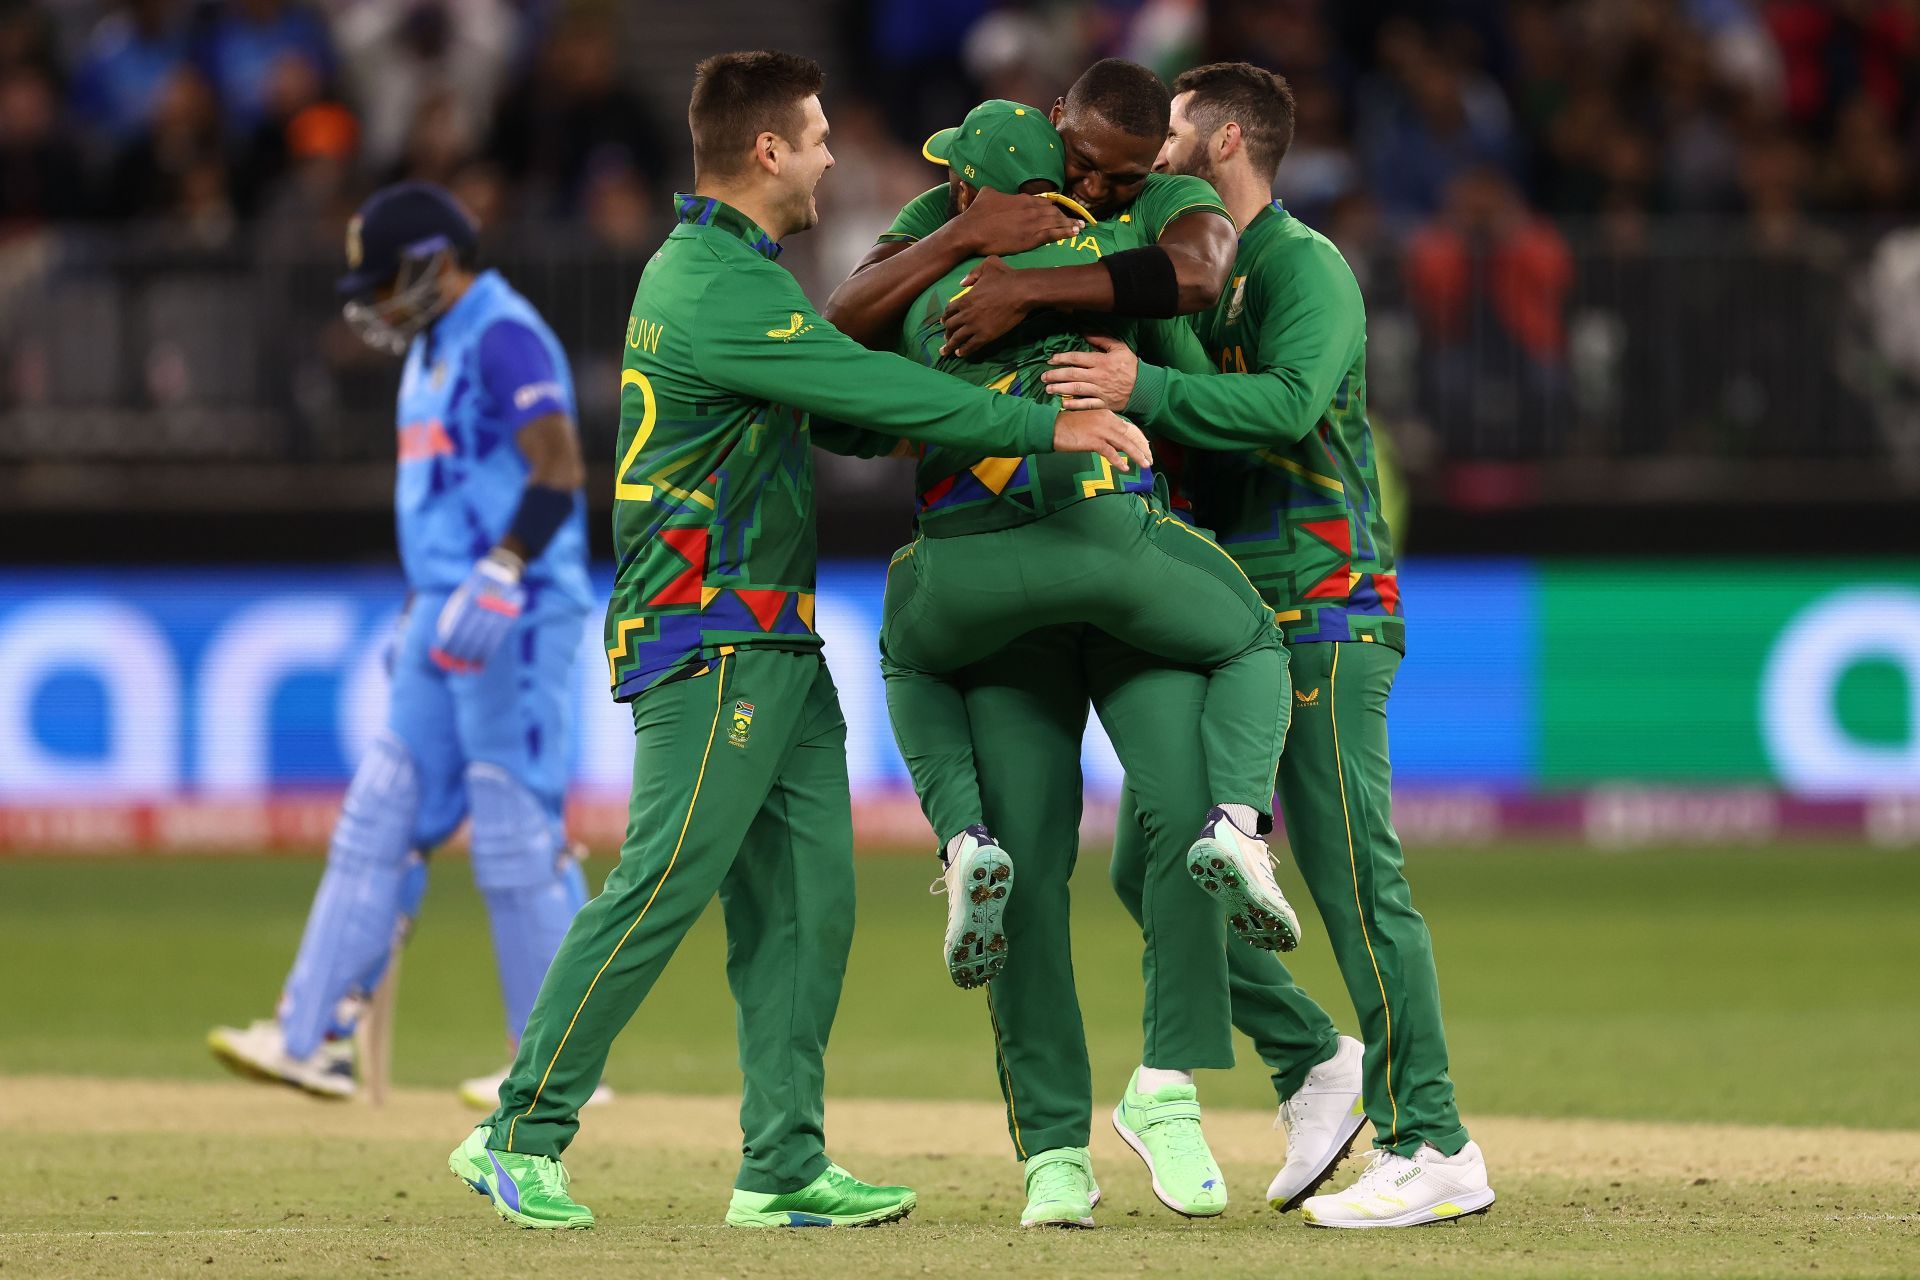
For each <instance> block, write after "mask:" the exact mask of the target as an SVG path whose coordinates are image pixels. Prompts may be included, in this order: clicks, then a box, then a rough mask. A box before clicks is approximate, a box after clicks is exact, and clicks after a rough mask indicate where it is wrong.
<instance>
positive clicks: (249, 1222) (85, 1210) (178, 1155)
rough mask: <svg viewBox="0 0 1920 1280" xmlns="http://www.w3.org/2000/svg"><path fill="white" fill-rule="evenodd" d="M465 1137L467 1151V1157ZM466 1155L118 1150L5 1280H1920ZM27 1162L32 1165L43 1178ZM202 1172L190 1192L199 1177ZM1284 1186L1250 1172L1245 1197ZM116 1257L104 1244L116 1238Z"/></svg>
mask: <svg viewBox="0 0 1920 1280" xmlns="http://www.w3.org/2000/svg"><path fill="white" fill-rule="evenodd" d="M454 1136H457V1135H454ZM450 1145H451V1138H449V1140H448V1141H446V1142H441V1143H438V1144H432V1145H431V1147H430V1144H427V1143H424V1142H420V1141H379V1140H366V1139H361V1140H354V1141H346V1140H339V1141H332V1142H306V1143H302V1144H301V1145H300V1146H299V1147H298V1149H297V1151H296V1150H295V1149H294V1148H293V1146H292V1144H290V1143H284V1142H282V1143H261V1142H254V1141H249V1140H247V1139H245V1138H241V1137H235V1136H224V1137H210V1138H198V1137H195V1138H184V1139H183V1138H178V1137H174V1138H161V1137H158V1136H154V1135H118V1136H114V1137H111V1138H107V1137H99V1138H86V1139H83V1140H81V1141H79V1142H75V1143H71V1144H62V1147H61V1149H60V1150H59V1152H58V1153H57V1155H56V1153H55V1152H54V1151H52V1150H50V1149H48V1148H44V1147H28V1148H24V1149H23V1150H21V1151H20V1152H19V1153H17V1154H16V1155H15V1157H14V1159H13V1162H12V1163H13V1167H14V1177H13V1179H12V1185H13V1187H14V1190H12V1191H10V1192H9V1197H8V1220H7V1221H5V1222H4V1223H0V1259H3V1260H0V1274H4V1275H7V1276H54V1275H60V1276H127V1275H141V1276H194V1277H203V1278H204V1277H208V1276H241V1275H244V1276H315V1275H395V1276H474V1275H488V1276H511V1275H535V1274H538V1275H546V1276H564V1277H567V1280H598V1278H599V1277H608V1278H609V1280H611V1278H613V1277H619V1278H621V1280H627V1278H630V1277H634V1276H651V1275H670V1274H679V1275H687V1276H715V1275H720V1276H729V1277H754V1276H796V1277H819V1276H823V1275H829V1276H841V1275H920V1274H932V1275H957V1274H964V1273H969V1272H972V1273H979V1272H988V1271H990V1272H993V1273H996V1274H1009V1273H1010V1274H1019V1275H1076V1276H1095V1275H1102V1276H1104V1275H1115V1274H1133V1273H1157V1274H1179V1275H1195V1276H1197V1275H1206V1276H1262V1277H1270V1276H1275V1275H1285V1276H1301V1277H1317V1276H1350V1277H1363V1276H1365V1277H1371V1276H1382V1275H1418V1276H1430V1277H1574V1276H1618V1277H1632V1278H1634V1280H1642V1278H1644V1277H1649V1276H1656V1275H1657V1276H1742V1277H1753V1276H1807V1275H1841V1276H1897V1275H1911V1274H1912V1270H1911V1264H1912V1260H1913V1257H1914V1252H1913V1251H1914V1249H1915V1248H1916V1246H1917V1245H1920V1215H1916V1214H1915V1213H1914V1211H1913V1206H1912V1203H1911V1201H1910V1199H1908V1198H1907V1197H1906V1196H1905V1195H1904V1194H1903V1193H1902V1191H1901V1189H1900V1188H1898V1187H1896V1186H1892V1185H1884V1186H1881V1187H1879V1188H1877V1189H1862V1188H1860V1187H1858V1186H1847V1185H1831V1186H1829V1185H1820V1184H1816V1183H1811V1182H1807V1181H1804V1180H1802V1181H1800V1182H1798V1183H1796V1184H1795V1185H1792V1186H1787V1185H1782V1184H1779V1183H1772V1184H1766V1183H1762V1184H1753V1183H1742V1184H1725V1183H1720V1182H1713V1183H1709V1184H1707V1185H1702V1186H1696V1185H1692V1184H1691V1183H1674V1182H1666V1181H1657V1180H1649V1181H1622V1180H1619V1179H1610V1178H1607V1177H1604V1176H1602V1177H1592V1176H1587V1177H1581V1176H1578V1175H1574V1176H1569V1177H1552V1176H1533V1177H1530V1178H1516V1177H1512V1176H1509V1177H1507V1178H1506V1179H1505V1180H1504V1181H1503V1183H1502V1185H1501V1199H1500V1203H1499V1204H1498V1205H1496V1206H1495V1208H1494V1210H1493V1212H1492V1213H1490V1214H1489V1215H1487V1216H1485V1217H1482V1218H1475V1219H1469V1220H1467V1221H1465V1222H1461V1223H1457V1224H1451V1225H1447V1226H1439V1227H1430V1228H1426V1229H1422V1230H1415V1231H1402V1232H1364V1233H1360V1232H1354V1233H1347V1232H1320V1231H1313V1230H1310V1229H1308V1228H1306V1227H1303V1226H1301V1225H1300V1224H1299V1223H1298V1220H1297V1219H1295V1218H1290V1219H1284V1220H1283V1219H1279V1218H1277V1217H1276V1216H1275V1215H1274V1214H1272V1213H1270V1212H1268V1211H1267V1210H1266V1209H1265V1207H1264V1206H1262V1205H1259V1204H1258V1203H1257V1202H1256V1203H1252V1204H1246V1203H1239V1204H1236V1205H1235V1206H1234V1207H1233V1208H1231V1209H1230V1210H1229V1212H1228V1214H1227V1215H1226V1216H1225V1217H1223V1218H1220V1219H1218V1220H1215V1221H1213V1222H1205V1223H1193V1224H1188V1223H1184V1222H1181V1221H1180V1220H1179V1219H1177V1218H1175V1217H1174V1216H1173V1215H1171V1214H1169V1213H1167V1212H1166V1211H1165V1210H1163V1209H1161V1208H1160V1207H1159V1206H1158V1205H1156V1204H1153V1203H1152V1202H1151V1200H1150V1199H1149V1198H1148V1197H1147V1195H1146V1193H1145V1188H1144V1184H1143V1180H1142V1179H1141V1178H1140V1177H1139V1176H1138V1175H1137V1171H1135V1170H1122V1169H1118V1168H1116V1169H1113V1170H1112V1171H1110V1173H1109V1175H1108V1176H1107V1178H1106V1179H1105V1181H1106V1184H1107V1187H1108V1190H1109V1196H1110V1198H1109V1201H1108V1203H1107V1204H1105V1205H1103V1206H1102V1208H1101V1210H1100V1214H1101V1216H1102V1228H1101V1229H1100V1230H1097V1231H1089V1232H1059V1231H1025V1232H1023V1231H1020V1230H1019V1229H1018V1228H1016V1227H1014V1226H1012V1225H1011V1222H1012V1221H1013V1219H1014V1217H1015V1215H1017V1213H1018V1211H1019V1201H1018V1199H1017V1198H1016V1197H1017V1190H1018V1183H1017V1181H1016V1180H1015V1179H1014V1178H1012V1177H1010V1176H1009V1175H1008V1170H1009V1167H1010V1166H1008V1165H1007V1163H1006V1162H1004V1161H994V1160H986V1159H982V1158H979V1157H973V1158H964V1159H931V1158H926V1157H922V1158H918V1159H900V1160H895V1161H893V1162H891V1163H890V1164H889V1166H888V1168H887V1176H888V1177H898V1178H901V1179H903V1180H906V1181H910V1182H912V1183H914V1184H915V1185H916V1186H917V1187H918V1188H919V1189H920V1191H921V1196H922V1200H921V1207H920V1210H919V1211H917V1212H916V1214H915V1216H914V1217H913V1218H912V1219H911V1220H909V1221H907V1222H905V1223H901V1224H897V1225H894V1226H887V1227H879V1228H875V1229H872V1230H867V1231H836V1232H825V1231H781V1232H775V1231H765V1232H742V1231H729V1230H728V1229H727V1228H725V1227H722V1226H719V1225H717V1223H716V1219H717V1216H718V1213H719V1212H720V1206H721V1205H723V1203H724V1200H723V1197H724V1190H723V1189H724V1188H725V1186H726V1184H727V1181H728V1178H729V1176H730V1174H731V1172H732V1168H733V1165H732V1161H731V1159H730V1158H729V1157H728V1156H727V1155H726V1154H725V1153H715V1154H714V1155H713V1156H711V1157H705V1156H700V1155H695V1154H691V1153H687V1152H675V1151H668V1152H658V1151H649V1150H642V1149H638V1148H626V1149H621V1150H614V1149H601V1150H599V1151H598V1152H597V1153H596V1154H594V1155H592V1156H587V1155H585V1154H583V1155H581V1156H580V1157H579V1158H578V1159H570V1161H569V1163H570V1164H572V1165H574V1166H575V1168H576V1170H577V1172H576V1180H577V1181H576V1185H579V1184H580V1183H587V1184H590V1185H591V1186H592V1187H593V1188H594V1189H595V1193H594V1194H593V1195H592V1196H591V1201H592V1204H593V1206H594V1208H595V1210H596V1212H597V1213H598V1215H599V1217H600V1226H599V1227H598V1228H597V1229H596V1230H594V1231H591V1232H571V1233H557V1232H531V1231H520V1230H515V1229H513V1228H510V1227H508V1226H506V1225H505V1224H503V1223H501V1222H499V1221H498V1220H497V1219H496V1218H495V1217H494V1216H493V1214H492V1212H491V1211H490V1210H489V1209H488V1208H487V1206H486V1205H485V1204H484V1203H483V1202H482V1201H481V1200H480V1199H479V1198H478V1197H475V1196H471V1195H469V1194H466V1193H465V1192H464V1190H463V1189H462V1188H460V1187H459V1186H458V1185H457V1184H455V1183H453V1181H452V1180H451V1178H449V1177H448V1176H447V1175H446V1174H445V1173H444V1171H443V1168H442V1162H443V1161H444V1148H445V1147H447V1146H450ZM23 1158H24V1159H23ZM188 1168H190V1169H191V1173H190V1174H188V1175H186V1176H183V1172H184V1171H185V1170H186V1169H188ZM1256 1175H1257V1176H1258V1178H1264V1170H1254V1169H1251V1168H1249V1169H1246V1170H1241V1169H1238V1168H1229V1169H1228V1170H1227V1176H1228V1177H1229V1179H1234V1178H1239V1179H1240V1182H1239V1183H1238V1184H1237V1185H1241V1186H1246V1185H1250V1184H1256ZM95 1233H99V1234H95Z"/></svg>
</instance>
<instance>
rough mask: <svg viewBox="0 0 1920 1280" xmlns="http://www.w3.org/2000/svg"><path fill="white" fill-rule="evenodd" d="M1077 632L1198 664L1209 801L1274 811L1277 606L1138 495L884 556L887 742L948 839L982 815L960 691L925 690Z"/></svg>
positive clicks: (1280, 707) (926, 541) (1202, 538)
mask: <svg viewBox="0 0 1920 1280" xmlns="http://www.w3.org/2000/svg"><path fill="white" fill-rule="evenodd" d="M1074 623H1084V624H1090V625H1092V626H1095V627H1098V628H1100V629H1101V630H1102V631H1104V632H1105V633H1106V634H1108V635H1110V636H1112V637H1113V638H1114V639H1116V640H1119V641H1120V642H1122V643H1124V644H1130V645H1133V646H1134V647H1136V648H1138V649H1142V650H1145V651H1146V652H1148V653H1150V654H1155V655H1157V656H1159V657H1160V658H1162V659H1164V660H1166V661H1170V662H1175V663H1183V664H1188V665H1192V666H1195V667H1199V668H1203V669H1204V670H1205V671H1206V672H1207V683H1206V691H1205V696H1206V701H1205V708H1204V715H1203V717H1202V719H1201V720H1200V734H1201V751H1202V758H1203V759H1204V761H1205V764H1206V769H1207V774H1206V777H1205V779H1204V782H1205V784H1206V785H1205V787H1204V788H1203V789H1204V790H1205V792H1206V793H1207V796H1208V800H1209V803H1210V804H1245V805H1248V806H1250V807H1252V808H1253V809H1254V810H1255V811H1256V812H1258V813H1259V814H1261V815H1262V816H1263V817H1264V816H1265V815H1267V814H1270V813H1271V812H1272V809H1273V789H1272V782H1273V765H1274V763H1275V761H1276V760H1277V759H1278V758H1279V755H1280V741H1281V737H1282V736H1283V734H1284V728H1281V729H1278V730H1277V729H1276V726H1278V725H1283V723H1284V722H1283V720H1282V716H1284V714H1285V701H1286V690H1285V684H1286V675H1287V667H1286V649H1285V646H1284V645H1283V644H1282V642H1281V637H1280V632H1279V629H1278V626H1277V624H1276V622H1275V621H1274V617H1273V611H1272V610H1271V609H1269V608H1268V607H1267V606H1266V603H1265V602H1264V601H1263V600H1261V598H1260V594H1259V592H1257V591H1255V590H1254V588H1253V584H1252V583H1250V582H1248V581H1247V576H1246V574H1245V573H1243V572H1241V570H1240V566H1239V565H1238V564H1236V563H1234V560H1233V557H1232V556H1230V555H1228V554H1227V553H1226V552H1225V551H1223V550H1221V549H1220V547H1219V545H1218V544H1217V543H1215V542H1214V541H1213V540H1212V539H1211V538H1209V537H1207V536H1206V535H1205V534H1202V533H1199V532H1196V531H1195V530H1193V529H1192V528H1190V527H1188V526H1187V525H1186V524H1184V523H1182V522H1181V521H1180V520H1178V519H1176V518H1175V517H1173V516H1171V515H1168V514H1167V512H1166V510H1165V508H1163V507H1162V506H1160V504H1159V503H1157V502H1155V501H1152V500H1150V499H1148V498H1147V497H1145V496H1144V495H1141V494H1127V493H1115V494H1103V495H1100V496H1098V497H1093V498H1088V499H1086V500H1085V501H1082V502H1076V503H1074V504H1073V505H1071V506H1069V507H1065V508H1063V509H1061V510H1059V511H1056V512H1053V513H1052V514H1050V515H1047V516H1044V517H1042V518H1041V519H1038V520H1035V521H1033V522H1031V523H1029V524H1023V525H1019V526H1016V527H1014V528H1011V529H1000V530H996V531H994V532H991V533H974V534H966V535H962V536H959V537H951V538H926V537H922V538H917V539H915V540H914V542H913V543H912V544H911V545H910V546H908V547H906V548H905V549H904V550H902V551H901V552H899V553H898V554H897V555H895V556H894V558H893V563H892V565H891V566H890V567H889V569H888V572H887V591H886V601H885V605H884V613H883V621H882V628H881V637H880V653H881V670H882V672H883V673H884V674H885V675H886V677H887V696H888V701H889V703H891V702H892V701H893V700H894V699H895V697H896V696H897V695H898V694H899V693H901V692H902V691H903V690H904V691H906V692H907V694H908V697H909V700H910V702H911V706H910V708H908V713H907V714H900V713H897V712H896V713H894V714H893V715H892V717H891V718H892V720H893V727H894V735H895V737H896V739H897V740H898V741H899V744H900V752H901V755H902V756H904V757H905V758H906V762H907V768H908V771H909V772H910V773H911V774H912V775H913V780H914V786H915V788H916V790H918V791H919V793H920V795H921V797H922V802H923V804H925V806H926V808H927V810H928V817H929V819H930V820H931V821H932V822H933V827H934V833H935V834H936V835H937V836H938V837H939V838H940V839H941V840H942V841H943V842H944V841H946V840H949V839H951V838H952V837H953V836H954V835H955V834H956V833H957V832H959V830H960V829H961V828H962V827H965V826H968V825H970V824H972V823H975V822H979V821H980V820H981V819H980V816H979V814H978V812H977V809H976V806H975V805H974V802H973V800H972V796H973V793H974V792H975V791H976V790H977V788H974V787H973V786H971V785H970V783H971V777H970V773H971V771H970V769H969V767H968V765H967V763H966V761H965V760H964V759H963V757H964V756H965V755H967V754H968V750H967V748H966V747H965V745H964V735H963V734H962V733H961V731H960V728H959V725H960V723H961V717H960V714H959V702H958V697H957V695H949V696H948V697H946V698H945V699H942V698H941V697H940V696H939V693H938V691H937V690H932V689H927V688H924V686H925V685H926V684H927V683H928V682H929V681H931V680H933V679H934V678H936V677H939V676H942V675H946V674H948V673H951V672H954V671H957V670H959V669H960V668H963V667H965V666H967V665H969V664H971V663H975V662H979V661H982V660H983V659H986V658H987V657H988V656H989V655H991V654H994V653H996V652H997V651H999V650H1000V649H1002V648H1003V647H1004V646H1006V645H1007V643H1008V642H1010V641H1011V640H1013V639H1014V638H1015V637H1016V636H1019V635H1022V634H1024V633H1026V632H1030V631H1033V630H1035V629H1037V628H1041V627H1047V626H1054V625H1064V624H1074ZM916 686H919V687H916ZM946 786H951V787H953V788H955V790H954V791H953V792H952V793H951V794H944V793H942V791H941V788H942V787H946ZM1204 816H1205V810H1204V808H1203V809H1202V811H1201V815H1200V817H1201V818H1204ZM989 825H991V824H989ZM1194 827H1195V830H1196V831H1197V830H1198V827H1199V818H1196V820H1195V823H1194ZM995 830H996V833H997V831H998V829H997V828H996V829H995Z"/></svg>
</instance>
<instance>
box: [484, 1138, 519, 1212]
mask: <svg viewBox="0 0 1920 1280" xmlns="http://www.w3.org/2000/svg"><path fill="white" fill-rule="evenodd" d="M487 1159H489V1160H491V1161H493V1171H494V1173H495V1174H497V1175H499V1178H500V1188H499V1197H500V1203H501V1204H504V1205H505V1206H507V1208H509V1209H511V1210H513V1211H514V1212H515V1213H518V1212H520V1186H519V1184H518V1183H516V1182H515V1181H514V1180H513V1175H512V1174H510V1173H508V1172H507V1170H506V1167H505V1166H503V1165H502V1164H501V1163H500V1157H499V1156H496V1155H495V1154H493V1149H492V1148H491V1147H489V1148H488V1149H487Z"/></svg>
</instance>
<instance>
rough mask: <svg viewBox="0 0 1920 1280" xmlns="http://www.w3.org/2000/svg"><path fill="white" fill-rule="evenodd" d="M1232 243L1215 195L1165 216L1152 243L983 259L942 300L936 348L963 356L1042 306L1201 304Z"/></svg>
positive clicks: (1125, 310)
mask: <svg viewBox="0 0 1920 1280" xmlns="http://www.w3.org/2000/svg"><path fill="white" fill-rule="evenodd" d="M1237 245H1238V240H1237V237H1236V236H1235V235H1234V230H1233V222H1232V220H1231V219H1229V218H1228V217H1227V216H1226V211H1225V210H1224V209H1223V208H1221V207H1220V205H1219V204H1218V203H1217V201H1216V202H1214V203H1207V204H1198V205H1195V206H1194V207H1193V208H1191V209H1189V210H1186V211H1184V212H1181V213H1178V214H1177V215H1175V216H1174V217H1172V218H1170V219H1169V220H1168V221H1167V223H1166V225H1165V226H1164V227H1163V228H1162V229H1161V231H1160V235H1159V239H1158V240H1157V241H1156V242H1155V243H1153V244H1150V245H1146V246H1144V247H1143V248H1139V249H1127V250H1125V251H1123V252H1121V253H1114V254H1108V255H1107V256H1106V257H1104V258H1102V259H1100V261H1098V262H1090V263H1087V264H1086V265H1085V266H1077V267H1033V268H1029V269H1027V270H1024V271H1015V270H1013V269H1012V268H1011V267H1008V266H1007V265H1006V264H1005V263H1004V262H1001V261H1000V260H999V259H997V258H989V259H987V261H985V262H983V263H981V264H980V266H979V267H978V268H977V269H976V270H975V271H973V272H971V273H969V275H968V276H967V279H966V281H965V283H966V284H967V285H968V288H967V292H965V293H963V294H961V295H960V296H959V297H957V298H955V299H954V300H953V301H952V302H951V303H949V304H948V306H947V310H946V315H945V317H944V319H945V324H946V330H947V343H946V346H945V347H944V348H943V349H942V351H941V354H942V355H960V356H970V355H972V354H974V352H976V351H978V350H980V349H981V348H983V347H985V346H986V345H987V344H988V343H991V342H993V341H994V340H995V339H997V338H999V337H1001V336H1003V335H1004V334H1006V333H1007V332H1008V331H1009V330H1011V329H1012V328H1013V327H1014V326H1015V325H1017V324H1019V323H1020V322H1021V321H1022V320H1025V319H1026V318H1027V316H1028V315H1030V314H1032V313H1033V312H1034V311H1037V310H1040V309H1042V308H1047V309H1051V310H1055V311H1101V312H1105V313H1107V314H1108V315H1119V316H1146V317H1166V316H1177V315H1186V314H1188V313H1189V312H1194V311H1204V310H1206V309H1207V308H1208V307H1210V306H1212V305H1213V304H1214V303H1215V302H1217V301H1218V300H1219V298H1220V291H1221V290H1222V289H1224V288H1225V287H1226V284H1227V275H1228V273H1229V272H1231V271H1232V270H1233V255H1234V252H1235V250H1236V248H1237Z"/></svg>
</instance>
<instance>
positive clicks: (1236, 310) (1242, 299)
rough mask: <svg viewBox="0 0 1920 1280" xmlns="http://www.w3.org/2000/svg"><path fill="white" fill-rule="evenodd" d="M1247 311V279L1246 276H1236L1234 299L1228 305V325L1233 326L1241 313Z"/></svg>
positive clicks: (1234, 280) (1234, 279)
mask: <svg viewBox="0 0 1920 1280" xmlns="http://www.w3.org/2000/svg"><path fill="white" fill-rule="evenodd" d="M1246 309H1247V278H1246V277H1245V276H1235V277H1234V278H1233V297H1232V299H1230V300H1229V301H1228V303H1227V323H1228V324H1232V323H1233V322H1234V321H1235V320H1238V319H1239V318H1240V313H1241V312H1242V311H1245V310H1246Z"/></svg>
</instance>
